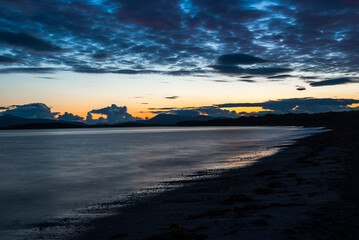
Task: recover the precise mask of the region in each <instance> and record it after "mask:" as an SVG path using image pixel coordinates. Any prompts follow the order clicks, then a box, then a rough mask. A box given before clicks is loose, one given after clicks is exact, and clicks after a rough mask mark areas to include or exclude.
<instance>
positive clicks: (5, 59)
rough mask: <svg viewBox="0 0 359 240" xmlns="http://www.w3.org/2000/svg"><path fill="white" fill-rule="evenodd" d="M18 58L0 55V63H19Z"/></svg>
mask: <svg viewBox="0 0 359 240" xmlns="http://www.w3.org/2000/svg"><path fill="white" fill-rule="evenodd" d="M19 62H21V60H20V59H16V58H13V57H8V56H0V64H10V63H19Z"/></svg>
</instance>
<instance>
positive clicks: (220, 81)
mask: <svg viewBox="0 0 359 240" xmlns="http://www.w3.org/2000/svg"><path fill="white" fill-rule="evenodd" d="M211 81H213V82H219V83H225V82H231V81H228V80H221V79H216V80H211Z"/></svg>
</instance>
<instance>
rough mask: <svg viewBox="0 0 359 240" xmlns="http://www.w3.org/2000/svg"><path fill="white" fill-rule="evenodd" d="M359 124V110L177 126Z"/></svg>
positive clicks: (217, 120) (242, 118)
mask: <svg viewBox="0 0 359 240" xmlns="http://www.w3.org/2000/svg"><path fill="white" fill-rule="evenodd" d="M354 124H359V111H348V112H327V113H315V114H306V113H302V114H294V113H288V114H283V115H275V114H268V115H265V116H260V117H254V116H252V117H240V118H235V119H213V120H209V121H206V122H199V121H183V122H178V123H177V126H303V127H329V128H331V127H337V126H339V125H343V126H344V125H354Z"/></svg>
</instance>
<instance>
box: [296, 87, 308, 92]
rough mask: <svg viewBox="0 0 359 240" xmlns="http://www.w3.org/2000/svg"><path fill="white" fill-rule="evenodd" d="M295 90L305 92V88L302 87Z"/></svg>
mask: <svg viewBox="0 0 359 240" xmlns="http://www.w3.org/2000/svg"><path fill="white" fill-rule="evenodd" d="M296 88H297V90H298V91H305V90H306V88H305V87H303V86H296Z"/></svg>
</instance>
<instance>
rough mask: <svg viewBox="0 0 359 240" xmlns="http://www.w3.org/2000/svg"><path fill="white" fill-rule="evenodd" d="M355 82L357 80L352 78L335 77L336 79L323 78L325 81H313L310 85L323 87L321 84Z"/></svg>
mask: <svg viewBox="0 0 359 240" xmlns="http://www.w3.org/2000/svg"><path fill="white" fill-rule="evenodd" d="M354 82H357V81H355V80H353V79H352V78H347V77H343V78H334V79H328V80H323V81H319V82H312V83H310V86H312V87H321V86H332V85H341V84H346V83H354Z"/></svg>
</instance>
